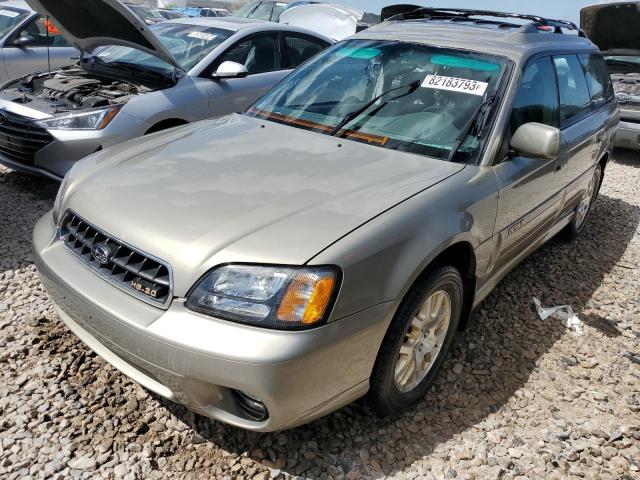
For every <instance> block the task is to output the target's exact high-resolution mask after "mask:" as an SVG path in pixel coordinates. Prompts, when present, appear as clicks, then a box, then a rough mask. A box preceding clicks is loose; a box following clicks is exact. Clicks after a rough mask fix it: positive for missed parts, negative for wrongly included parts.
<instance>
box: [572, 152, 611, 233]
mask: <svg viewBox="0 0 640 480" xmlns="http://www.w3.org/2000/svg"><path fill="white" fill-rule="evenodd" d="M601 182H602V165H600V164H598V165H597V166H596V168H595V170H594V171H593V175H592V176H591V180H589V185H588V186H587V188H586V190H585V191H584V193H583V195H582V199H581V200H580V204H579V205H578V208H577V209H576V213H575V215H574V217H573V220H571V223H570V224H569V225H567V227H566V229H565V230H564V235H563V236H564V238H565V239H567V240H575V239H576V238H578V237H579V236H580V234H581V233H582V230H584V226H585V225H586V224H587V219H588V218H589V214H590V213H591V210H592V208H593V204H594V203H595V202H596V199H597V198H598V192H599V190H600V183H601Z"/></svg>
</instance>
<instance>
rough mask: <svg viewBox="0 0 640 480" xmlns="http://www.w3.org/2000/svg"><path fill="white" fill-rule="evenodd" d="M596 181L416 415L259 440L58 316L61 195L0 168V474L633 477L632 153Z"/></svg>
mask: <svg viewBox="0 0 640 480" xmlns="http://www.w3.org/2000/svg"><path fill="white" fill-rule="evenodd" d="M606 173H607V176H606V179H605V185H604V187H603V191H602V194H601V196H600V199H599V201H598V203H597V205H596V207H595V210H594V212H593V216H592V217H591V220H590V223H589V225H588V227H587V229H586V231H585V232H584V236H583V237H582V238H581V239H580V240H579V241H578V242H575V243H572V244H563V243H560V242H558V241H553V242H551V243H550V244H549V245H547V246H546V247H544V248H542V249H541V250H540V251H538V252H537V253H536V254H534V255H533V256H532V257H531V258H530V259H528V260H527V261H526V262H525V263H523V264H522V265H521V266H520V267H519V268H517V269H516V270H515V271H514V272H513V273H512V274H510V275H509V276H508V277H507V278H506V279H505V280H504V281H503V282H502V283H501V285H500V286H499V287H498V289H497V290H496V291H495V293H494V294H493V295H491V296H490V297H489V298H488V299H487V300H486V301H485V302H484V304H483V305H482V307H481V308H480V309H479V310H478V311H477V312H476V313H475V314H474V321H473V324H472V326H471V327H470V329H469V330H468V331H466V332H465V333H464V334H462V335H460V336H459V338H458V339H457V341H456V343H455V347H454V350H453V353H452V355H451V357H450V360H449V361H448V362H447V364H446V366H445V369H444V371H443V373H442V375H441V376H440V378H439V380H438V381H437V384H436V385H435V386H434V387H433V389H432V390H431V391H430V393H429V394H428V395H427V397H426V398H425V399H424V401H423V402H422V403H421V404H420V405H418V406H417V408H416V409H415V410H414V411H412V412H410V413H408V414H406V415H404V416H402V417H400V418H396V419H377V418H375V417H374V416H372V415H371V414H370V413H368V412H367V411H366V410H365V409H364V408H363V406H362V405H361V404H360V403H356V404H354V405H352V406H350V407H347V408H345V409H343V410H341V411H339V412H337V413H335V414H333V415H330V416H328V417H326V418H323V419H321V420H318V421H316V422H314V423H312V424H310V425H307V426H304V427H302V428H298V429H295V430H292V431H287V432H283V433H277V434H255V433H249V432H244V431H240V430H237V429H234V428H231V427H228V426H225V425H222V424H219V423H214V422H209V421H207V420H205V419H203V418H201V417H198V416H195V415H194V414H192V413H190V412H188V411H186V410H185V409H183V408H182V407H179V406H176V405H173V404H171V403H170V402H167V401H165V400H163V399H160V398H158V397H156V396H154V395H153V394H150V393H148V392H147V391H145V390H144V389H142V388H141V387H139V386H138V385H136V384H135V383H133V382H132V381H130V380H129V379H127V378H125V377H124V376H123V375H121V374H120V373H118V372H117V371H116V370H114V369H113V368H111V367H110V366H109V365H108V364H106V363H105V362H104V361H102V360H101V359H100V358H98V357H97V356H96V355H94V354H93V353H92V352H91V351H89V350H88V349H87V348H86V347H85V346H84V345H83V344H82V343H80V341H79V340H77V339H76V338H75V337H74V336H73V335H72V334H71V333H70V332H69V331H68V330H67V329H66V328H65V327H64V325H62V324H61V322H60V320H59V319H58V317H57V316H56V314H55V313H54V311H53V309H52V306H51V303H50V302H49V300H48V298H47V294H46V293H45V292H44V291H43V289H42V287H41V285H40V282H39V280H38V277H37V275H36V271H35V268H34V266H33V260H32V254H31V251H30V236H31V229H32V226H33V224H34V222H35V221H36V219H37V218H38V216H39V215H41V214H42V213H44V212H45V211H46V210H47V209H48V208H50V206H51V205H52V203H53V198H54V195H55V190H56V185H55V184H53V183H51V182H49V181H46V180H43V179H36V178H29V177H25V176H22V175H19V174H16V173H13V172H10V171H8V170H6V169H0V240H1V243H0V245H1V250H0V478H8V479H12V478H29V477H32V478H43V477H49V478H69V477H73V478H94V477H97V478H216V479H265V480H266V479H268V478H290V477H296V476H298V477H303V478H314V479H315V478H336V479H337V478H347V479H361V478H376V479H377V478H395V479H414V478H425V479H431V478H435V479H440V478H446V479H450V478H458V479H473V478H476V479H482V478H491V479H493V478H498V477H501V478H505V479H511V478H544V479H553V478H570V477H583V478H592V479H614V478H616V479H631V478H640V470H639V469H640V299H639V296H638V292H639V291H640V228H639V226H638V225H639V224H640V190H639V189H638V184H640V155H636V154H633V153H624V154H619V155H618V158H617V160H616V163H613V164H611V165H610V166H609V168H608V170H607V172H606ZM533 296H536V297H538V298H540V299H541V300H542V302H543V304H544V305H545V306H552V305H562V304H571V305H573V307H574V309H575V310H576V311H577V312H578V313H579V315H580V318H581V319H582V320H583V321H584V323H585V327H584V334H583V335H581V336H580V335H577V334H575V333H573V332H572V331H570V330H568V329H566V328H565V327H564V326H563V325H562V324H561V323H560V322H559V321H558V320H554V319H548V320H546V321H541V320H539V318H538V317H537V315H536V313H535V312H534V311H533V309H532V306H531V299H532V297H533Z"/></svg>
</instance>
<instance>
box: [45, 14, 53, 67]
mask: <svg viewBox="0 0 640 480" xmlns="http://www.w3.org/2000/svg"><path fill="white" fill-rule="evenodd" d="M50 25H51V21H50V20H49V16H47V18H46V22H45V24H44V28H45V30H46V31H47V71H48V76H49V77H50V76H51V42H50V39H49V27H50Z"/></svg>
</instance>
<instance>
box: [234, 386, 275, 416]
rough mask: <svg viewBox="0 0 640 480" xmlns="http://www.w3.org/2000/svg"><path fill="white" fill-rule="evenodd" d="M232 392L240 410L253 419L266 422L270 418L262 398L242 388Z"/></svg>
mask: <svg viewBox="0 0 640 480" xmlns="http://www.w3.org/2000/svg"><path fill="white" fill-rule="evenodd" d="M232 392H233V396H234V398H235V400H236V402H237V404H238V407H240V410H242V412H243V413H244V414H245V415H247V416H248V417H249V418H250V419H251V420H255V421H256V422H264V421H265V420H266V419H267V418H269V411H268V410H267V407H266V406H265V404H264V403H262V402H261V401H260V400H258V399H257V398H255V397H252V396H251V395H249V394H248V393H244V392H241V391H240V390H232Z"/></svg>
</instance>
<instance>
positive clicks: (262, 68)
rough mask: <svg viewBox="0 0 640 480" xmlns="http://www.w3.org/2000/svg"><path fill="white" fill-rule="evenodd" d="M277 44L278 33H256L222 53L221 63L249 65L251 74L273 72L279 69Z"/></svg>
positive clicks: (248, 68)
mask: <svg viewBox="0 0 640 480" xmlns="http://www.w3.org/2000/svg"><path fill="white" fill-rule="evenodd" d="M276 45H277V36H276V35H274V34H264V35H256V36H253V37H251V38H249V39H247V40H245V41H243V42H241V43H238V44H237V45H235V46H233V47H231V49H230V50H228V51H227V52H226V53H225V54H224V55H222V58H221V59H220V61H219V63H222V62H226V61H231V62H236V63H240V64H242V65H244V66H245V67H247V70H249V73H250V74H253V73H264V72H272V71H274V70H277V69H278V61H277V51H278V49H277V46H276Z"/></svg>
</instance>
